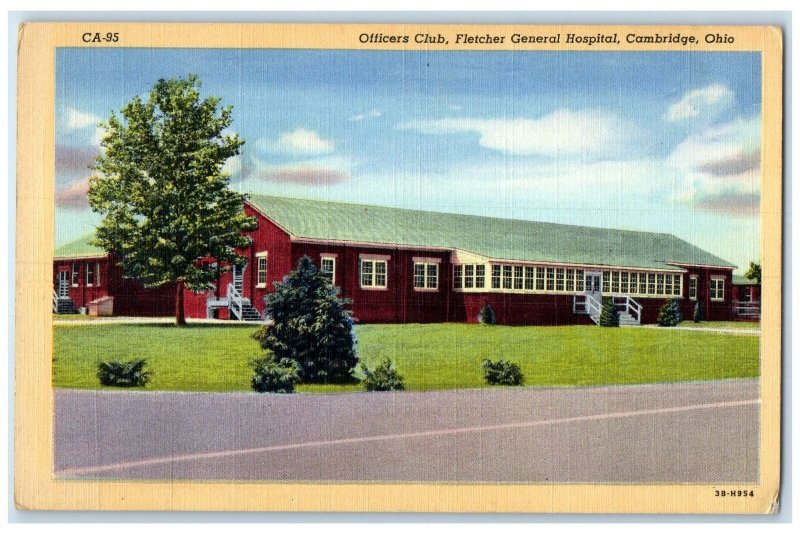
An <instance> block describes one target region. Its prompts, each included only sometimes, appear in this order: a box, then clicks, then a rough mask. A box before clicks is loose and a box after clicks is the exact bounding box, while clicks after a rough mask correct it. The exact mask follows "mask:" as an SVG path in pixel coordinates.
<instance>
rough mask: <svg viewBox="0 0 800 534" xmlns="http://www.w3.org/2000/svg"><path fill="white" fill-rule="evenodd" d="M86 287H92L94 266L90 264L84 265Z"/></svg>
mask: <svg viewBox="0 0 800 534" xmlns="http://www.w3.org/2000/svg"><path fill="white" fill-rule="evenodd" d="M86 285H87V286H93V285H94V264H93V263H92V262H88V263H87V264H86Z"/></svg>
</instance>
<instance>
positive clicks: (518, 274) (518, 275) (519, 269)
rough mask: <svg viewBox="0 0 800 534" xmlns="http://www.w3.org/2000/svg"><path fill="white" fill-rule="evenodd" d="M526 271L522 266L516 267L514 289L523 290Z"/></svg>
mask: <svg viewBox="0 0 800 534" xmlns="http://www.w3.org/2000/svg"><path fill="white" fill-rule="evenodd" d="M523 273H524V270H523V268H522V266H520V265H515V266H514V289H522V276H523Z"/></svg>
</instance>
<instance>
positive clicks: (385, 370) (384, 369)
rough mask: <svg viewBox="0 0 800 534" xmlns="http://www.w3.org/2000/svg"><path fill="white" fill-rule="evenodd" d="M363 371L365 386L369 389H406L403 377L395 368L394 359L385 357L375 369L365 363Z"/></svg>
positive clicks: (362, 365) (362, 367)
mask: <svg viewBox="0 0 800 534" xmlns="http://www.w3.org/2000/svg"><path fill="white" fill-rule="evenodd" d="M361 372H362V373H363V374H364V387H365V388H366V390H367V391H402V390H404V389H406V386H405V383H404V381H403V377H402V376H400V373H398V372H397V369H395V367H394V364H393V363H392V360H390V359H389V358H386V359H384V360H383V361H382V362H381V363H380V364H378V365H377V366H376V367H375V368H374V369H370V368H369V367H367V366H366V365H364V364H363V363H362V364H361Z"/></svg>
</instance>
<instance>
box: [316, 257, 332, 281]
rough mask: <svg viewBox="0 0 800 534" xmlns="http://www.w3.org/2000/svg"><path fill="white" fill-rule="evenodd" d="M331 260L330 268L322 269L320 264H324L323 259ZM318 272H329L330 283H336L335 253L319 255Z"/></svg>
mask: <svg viewBox="0 0 800 534" xmlns="http://www.w3.org/2000/svg"><path fill="white" fill-rule="evenodd" d="M326 260H327V261H330V262H331V270H330V271H328V270H326V269H323V268H322V266H323V265H324V263H325V261H326ZM319 272H321V273H328V272H329V273H331V285H332V286H335V285H336V254H320V255H319Z"/></svg>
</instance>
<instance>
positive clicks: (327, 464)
mask: <svg viewBox="0 0 800 534" xmlns="http://www.w3.org/2000/svg"><path fill="white" fill-rule="evenodd" d="M758 399H759V383H758V381H757V380H735V381H721V382H700V383H687V384H659V385H646V386H617V387H599V388H553V389H540V388H509V389H484V390H457V391H441V392H402V393H350V394H338V395H312V394H307V395H270V394H266V395H258V394H247V393H228V394H215V393H153V392H150V393H147V392H107V391H103V392H100V391H78V390H57V391H56V393H55V402H56V406H55V408H56V410H55V417H56V420H55V428H56V430H55V432H56V439H55V470H56V476H57V477H59V478H89V479H93V478H101V479H161V480H164V479H183V480H187V479H190V480H219V479H225V480H301V481H312V480H313V481H327V480H335V481H342V480H354V481H355V480H357V481H475V482H481V481H486V482H573V483H577V482H609V483H620V482H621V483H635V482H707V483H713V482H720V483H721V482H755V481H757V479H758V472H757V469H758V467H757V466H758V435H759V433H758V427H759V412H760V409H759V408H760V405H759V401H758Z"/></svg>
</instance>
